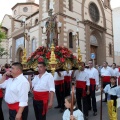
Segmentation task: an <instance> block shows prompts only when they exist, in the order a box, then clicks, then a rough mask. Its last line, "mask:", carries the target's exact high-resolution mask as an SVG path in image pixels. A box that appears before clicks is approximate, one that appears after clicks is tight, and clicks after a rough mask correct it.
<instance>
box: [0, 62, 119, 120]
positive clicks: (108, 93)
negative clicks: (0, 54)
mask: <svg viewBox="0 0 120 120" xmlns="http://www.w3.org/2000/svg"><path fill="white" fill-rule="evenodd" d="M37 70H38V73H39V74H38V75H34V77H33V76H31V75H28V76H25V75H23V66H22V64H21V63H19V62H15V63H13V64H12V65H11V66H10V65H9V64H5V66H1V71H4V74H1V80H0V120H4V116H3V111H2V100H3V97H4V99H5V101H6V103H7V105H8V109H9V119H10V120H27V117H28V112H29V110H28V107H29V106H28V98H29V97H28V93H29V91H32V94H33V108H34V113H35V117H36V120H46V114H47V111H48V109H49V108H51V107H52V106H53V100H54V93H55V94H56V98H57V104H58V105H57V106H55V107H54V108H55V109H60V112H63V120H88V119H89V111H90V110H93V116H96V115H97V111H98V110H97V102H96V94H95V93H96V91H97V90H98V89H99V86H100V85H101V86H103V87H101V88H100V90H101V91H102V92H103V93H105V100H103V102H108V111H109V118H110V120H117V110H116V109H117V98H118V97H120V87H119V85H118V83H119V76H120V69H119V68H117V66H116V64H115V63H113V64H112V66H111V67H110V66H108V63H107V62H103V65H102V67H101V66H99V67H98V66H97V67H96V68H95V67H94V65H93V61H92V60H89V62H88V65H87V66H86V65H85V63H84V62H82V63H81V69H80V70H70V71H59V72H55V73H54V75H52V74H51V73H48V72H47V71H46V65H45V63H44V62H39V63H38V66H37ZM1 73H3V72H1ZM71 82H74V84H75V96H74V99H73V115H70V110H71V102H72V97H71ZM4 89H5V94H4V95H3V90H4ZM109 106H112V109H110V107H109Z"/></svg>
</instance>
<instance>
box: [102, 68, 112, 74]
mask: <svg viewBox="0 0 120 120" xmlns="http://www.w3.org/2000/svg"><path fill="white" fill-rule="evenodd" d="M101 76H113V70H112V68H110V67H108V66H107V67H106V68H104V67H103V68H102V69H101Z"/></svg>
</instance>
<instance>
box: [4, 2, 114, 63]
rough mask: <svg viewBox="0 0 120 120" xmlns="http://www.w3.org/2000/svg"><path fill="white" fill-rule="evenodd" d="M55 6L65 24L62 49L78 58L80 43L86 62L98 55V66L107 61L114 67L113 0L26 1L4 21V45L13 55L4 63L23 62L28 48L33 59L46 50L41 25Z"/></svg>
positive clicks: (96, 59)
mask: <svg viewBox="0 0 120 120" xmlns="http://www.w3.org/2000/svg"><path fill="white" fill-rule="evenodd" d="M51 2H52V3H53V15H54V16H56V17H55V20H56V22H61V23H62V26H61V30H60V31H61V32H60V34H58V36H57V37H58V38H57V43H58V45H59V46H65V47H67V48H69V49H70V50H71V51H72V52H73V53H74V54H75V55H76V56H77V48H78V43H79V46H80V50H81V55H82V61H84V62H86V63H88V61H89V60H90V59H91V54H94V55H95V64H100V65H102V63H103V61H107V62H108V63H109V64H112V63H113V61H114V42H113V25H112V22H113V21H112V9H111V6H110V0H39V4H36V3H35V0H26V2H25V3H16V4H15V5H14V6H13V7H12V13H13V14H12V15H5V16H4V18H3V21H2V28H3V29H4V31H5V32H6V33H7V39H6V41H5V42H4V43H3V45H4V47H5V48H6V50H7V51H8V53H9V55H8V56H7V57H6V56H4V57H3V58H2V62H3V63H6V62H8V63H10V62H13V61H19V62H21V58H22V55H23V49H24V47H25V48H26V49H27V57H29V56H30V55H31V53H32V52H34V51H35V50H36V49H37V48H38V47H39V46H46V39H47V37H46V34H43V32H44V29H42V28H41V23H46V21H47V20H48V18H49V15H48V11H49V9H50V4H51ZM76 20H77V21H78V24H77V22H76ZM77 27H78V28H77ZM76 32H78V33H79V39H78V40H74V37H73V33H76ZM24 35H26V37H24ZM78 41H79V42H78Z"/></svg>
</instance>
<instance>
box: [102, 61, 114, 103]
mask: <svg viewBox="0 0 120 120" xmlns="http://www.w3.org/2000/svg"><path fill="white" fill-rule="evenodd" d="M111 76H114V74H113V70H112V68H111V67H109V66H108V63H107V62H106V61H105V62H103V68H102V69H101V78H102V83H103V88H104V87H105V86H106V85H107V84H110V78H111ZM103 102H107V93H105V100H104V101H103Z"/></svg>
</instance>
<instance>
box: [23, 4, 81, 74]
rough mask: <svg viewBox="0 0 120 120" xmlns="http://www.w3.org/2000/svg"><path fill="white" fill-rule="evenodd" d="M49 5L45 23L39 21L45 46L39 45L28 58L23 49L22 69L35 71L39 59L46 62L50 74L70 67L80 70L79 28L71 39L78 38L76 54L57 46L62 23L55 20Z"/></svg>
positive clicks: (67, 69)
mask: <svg viewBox="0 0 120 120" xmlns="http://www.w3.org/2000/svg"><path fill="white" fill-rule="evenodd" d="M51 6H52V5H51ZM51 6H50V8H51V9H50V10H49V11H48V15H49V18H48V20H47V21H46V23H45V25H44V23H43V22H42V21H41V29H42V33H43V34H45V35H46V37H47V38H46V47H45V46H40V47H39V48H37V49H36V51H35V52H33V53H32V54H31V56H29V58H27V57H26V49H24V51H23V57H22V64H23V66H24V70H25V69H26V70H30V69H32V70H34V71H36V69H37V64H38V62H41V61H44V62H45V63H46V66H47V70H48V71H50V72H52V74H54V72H55V71H63V70H66V71H69V70H71V69H79V70H80V67H81V60H82V56H81V52H80V47H79V29H78V27H77V32H76V33H74V34H73V39H74V40H78V53H77V54H78V56H75V55H74V54H73V53H72V52H71V50H69V49H68V48H66V47H63V46H58V34H60V33H61V26H62V23H60V22H58V21H57V17H56V16H57V15H53V9H52V7H51ZM76 21H77V26H79V20H78V19H77V20H76ZM44 29H45V31H44ZM26 74H28V73H26Z"/></svg>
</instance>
